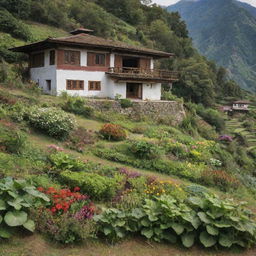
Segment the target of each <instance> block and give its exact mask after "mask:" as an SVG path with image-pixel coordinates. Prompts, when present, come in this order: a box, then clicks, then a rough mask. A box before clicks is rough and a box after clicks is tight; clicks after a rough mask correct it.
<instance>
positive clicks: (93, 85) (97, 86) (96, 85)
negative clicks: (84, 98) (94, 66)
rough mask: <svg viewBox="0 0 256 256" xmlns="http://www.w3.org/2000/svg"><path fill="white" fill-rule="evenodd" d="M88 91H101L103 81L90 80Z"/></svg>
mask: <svg viewBox="0 0 256 256" xmlns="http://www.w3.org/2000/svg"><path fill="white" fill-rule="evenodd" d="M88 91H101V81H89V82H88Z"/></svg>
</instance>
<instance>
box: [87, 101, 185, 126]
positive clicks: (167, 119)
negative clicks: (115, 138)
mask: <svg viewBox="0 0 256 256" xmlns="http://www.w3.org/2000/svg"><path fill="white" fill-rule="evenodd" d="M87 102H88V105H90V106H92V107H94V108H95V109H96V110H98V111H106V110H111V111H114V112H117V113H121V114H124V115H127V116H129V117H131V118H133V119H142V118H144V117H146V118H147V117H148V118H151V119H153V120H156V121H159V122H161V121H162V122H163V123H170V124H172V125H178V124H180V123H181V122H182V121H183V119H184V118H185V116H186V114H185V110H184V107H183V104H182V103H181V102H177V101H133V106H132V107H129V108H122V107H121V104H120V102H119V101H115V100H100V99H89V100H88V101H87Z"/></svg>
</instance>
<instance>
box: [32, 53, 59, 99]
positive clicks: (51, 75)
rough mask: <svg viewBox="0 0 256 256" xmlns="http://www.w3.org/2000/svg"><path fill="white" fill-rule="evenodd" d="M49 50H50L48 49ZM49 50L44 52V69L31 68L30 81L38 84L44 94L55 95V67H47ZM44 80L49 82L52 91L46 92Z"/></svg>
mask: <svg viewBox="0 0 256 256" xmlns="http://www.w3.org/2000/svg"><path fill="white" fill-rule="evenodd" d="M50 50H51V49H50ZM50 50H46V51H45V52H44V67H38V68H31V69H30V79H31V80H33V81H35V82H36V83H38V84H39V86H40V87H41V88H42V89H43V91H44V92H45V93H50V94H53V95H55V94H56V65H49V63H50ZM46 80H51V87H52V90H51V91H48V89H47V85H46Z"/></svg>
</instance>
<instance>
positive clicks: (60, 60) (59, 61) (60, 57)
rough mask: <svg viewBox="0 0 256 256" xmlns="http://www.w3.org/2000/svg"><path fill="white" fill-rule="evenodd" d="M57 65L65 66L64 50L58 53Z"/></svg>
mask: <svg viewBox="0 0 256 256" xmlns="http://www.w3.org/2000/svg"><path fill="white" fill-rule="evenodd" d="M57 64H58V65H63V64H64V50H58V52H57Z"/></svg>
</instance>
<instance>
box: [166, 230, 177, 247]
mask: <svg viewBox="0 0 256 256" xmlns="http://www.w3.org/2000/svg"><path fill="white" fill-rule="evenodd" d="M163 238H164V239H165V240H167V241H169V242H170V243H173V244H175V243H176V242H177V237H176V236H175V235H173V234H171V233H170V232H168V231H164V232H163Z"/></svg>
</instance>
